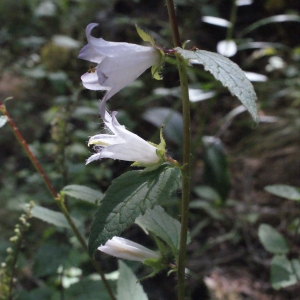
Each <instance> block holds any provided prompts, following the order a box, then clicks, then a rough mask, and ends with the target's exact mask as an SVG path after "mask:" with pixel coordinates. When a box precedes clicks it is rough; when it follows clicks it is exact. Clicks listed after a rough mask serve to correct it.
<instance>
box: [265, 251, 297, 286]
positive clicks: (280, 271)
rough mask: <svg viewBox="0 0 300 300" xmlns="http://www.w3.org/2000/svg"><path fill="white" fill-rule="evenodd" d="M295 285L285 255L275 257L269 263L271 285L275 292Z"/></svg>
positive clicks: (293, 274)
mask: <svg viewBox="0 0 300 300" xmlns="http://www.w3.org/2000/svg"><path fill="white" fill-rule="evenodd" d="M296 283H297V277H296V275H295V273H294V271H293V269H292V265H291V262H290V261H289V260H288V259H287V258H286V256H285V255H275V256H274V257H273V259H272V261H271V284H272V287H273V288H274V289H275V290H279V289H280V288H284V287H287V286H290V285H293V284H296Z"/></svg>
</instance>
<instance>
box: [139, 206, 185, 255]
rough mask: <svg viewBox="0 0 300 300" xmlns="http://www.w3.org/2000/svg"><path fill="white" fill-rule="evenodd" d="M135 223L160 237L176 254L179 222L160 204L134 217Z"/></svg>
mask: <svg viewBox="0 0 300 300" xmlns="http://www.w3.org/2000/svg"><path fill="white" fill-rule="evenodd" d="M135 223H137V224H138V225H140V226H141V227H142V228H144V229H146V230H149V231H151V232H153V233H154V234H155V235H157V236H158V237H160V238H161V239H162V240H163V241H165V242H166V243H167V244H168V245H169V246H170V247H171V249H172V252H173V253H174V254H175V255H177V254H178V250H179V243H180V228H181V224H180V222H179V221H178V220H176V219H174V218H172V217H171V216H169V215H168V214H167V213H166V212H165V211H164V209H163V208H162V207H161V206H155V207H154V208H153V209H148V210H147V211H146V213H145V214H144V215H143V216H139V217H137V218H136V220H135ZM189 242H190V238H189V239H188V243H189Z"/></svg>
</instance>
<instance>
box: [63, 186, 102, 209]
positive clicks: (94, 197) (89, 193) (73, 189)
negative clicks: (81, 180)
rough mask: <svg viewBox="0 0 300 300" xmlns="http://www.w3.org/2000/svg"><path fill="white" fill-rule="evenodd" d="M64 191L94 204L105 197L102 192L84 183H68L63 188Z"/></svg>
mask: <svg viewBox="0 0 300 300" xmlns="http://www.w3.org/2000/svg"><path fill="white" fill-rule="evenodd" d="M62 192H63V193H64V194H66V195H68V196H71V197H73V198H76V199H80V200H83V201H87V202H90V203H93V204H98V203H99V202H100V201H101V200H102V198H103V197H104V195H103V193H102V192H99V191H97V190H94V189H91V188H89V187H87V186H84V185H77V184H72V185H67V186H65V187H64V188H63V189H62Z"/></svg>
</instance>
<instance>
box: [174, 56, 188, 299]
mask: <svg viewBox="0 0 300 300" xmlns="http://www.w3.org/2000/svg"><path fill="white" fill-rule="evenodd" d="M177 61H178V71H179V77H180V85H181V94H182V115H183V164H182V171H181V172H182V198H181V232H180V248H179V258H178V275H177V276H178V299H179V300H183V299H184V295H185V293H184V291H185V266H186V243H187V232H188V222H189V202H190V174H191V171H190V154H191V129H190V100H189V94H188V80H187V74H186V62H185V61H184V60H183V59H182V58H181V57H180V56H177Z"/></svg>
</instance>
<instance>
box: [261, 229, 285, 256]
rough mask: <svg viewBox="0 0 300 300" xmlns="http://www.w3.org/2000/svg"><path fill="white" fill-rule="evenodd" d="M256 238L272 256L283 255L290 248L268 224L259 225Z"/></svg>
mask: <svg viewBox="0 0 300 300" xmlns="http://www.w3.org/2000/svg"><path fill="white" fill-rule="evenodd" d="M258 237H259V240H260V242H261V243H262V244H263V246H264V248H265V249H266V250H267V251H269V252H271V253H273V254H285V253H288V252H289V251H290V248H289V246H288V244H287V242H286V240H285V238H284V237H283V235H282V234H281V233H279V232H278V231H277V230H276V229H274V228H273V227H272V226H270V225H268V224H261V225H260V226H259V229H258Z"/></svg>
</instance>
